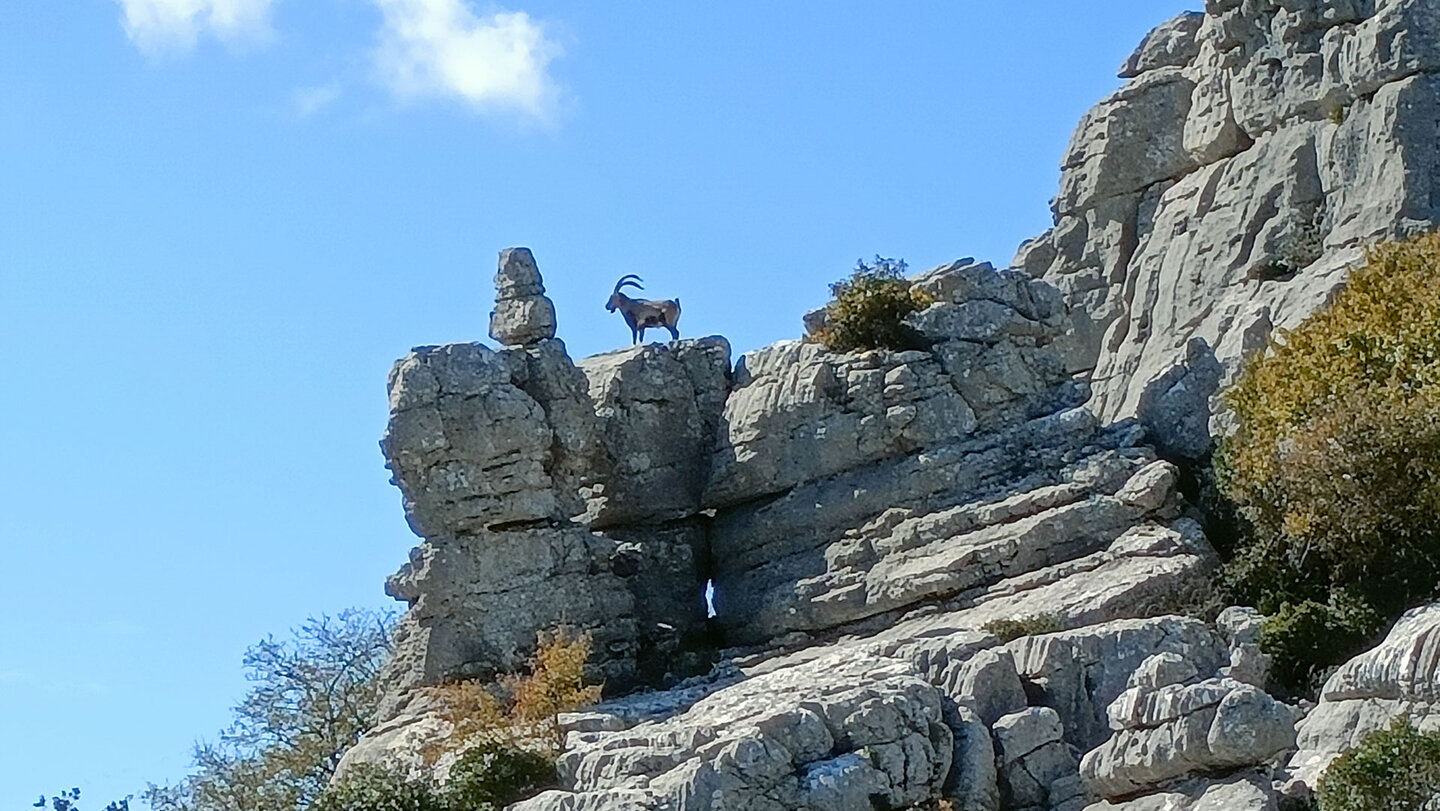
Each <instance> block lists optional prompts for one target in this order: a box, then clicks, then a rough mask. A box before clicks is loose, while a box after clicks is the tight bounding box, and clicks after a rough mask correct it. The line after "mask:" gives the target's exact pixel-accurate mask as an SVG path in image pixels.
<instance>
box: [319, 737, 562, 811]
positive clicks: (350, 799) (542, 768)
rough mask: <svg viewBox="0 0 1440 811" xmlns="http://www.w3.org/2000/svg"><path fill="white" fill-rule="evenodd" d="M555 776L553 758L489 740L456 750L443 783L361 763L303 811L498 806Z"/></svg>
mask: <svg viewBox="0 0 1440 811" xmlns="http://www.w3.org/2000/svg"><path fill="white" fill-rule="evenodd" d="M555 781H556V774H555V761H554V760H553V759H552V758H551V757H549V756H548V755H546V754H542V753H539V752H534V751H531V750H527V749H523V748H521V747H519V746H516V745H514V744H510V743H501V742H498V741H489V742H486V743H482V744H480V745H478V746H475V747H473V748H471V749H469V750H467V751H466V752H465V754H463V755H461V756H460V759H459V760H457V761H456V762H455V764H454V765H453V766H451V767H450V779H449V780H448V781H447V782H446V783H445V784H444V785H443V786H442V785H437V784H436V783H435V782H434V781H433V780H431V779H430V778H429V777H412V776H410V775H408V774H407V773H406V772H405V771H403V770H400V769H387V768H381V767H378V766H374V765H370V764H366V765H363V766H358V767H356V768H355V769H354V770H352V771H350V772H347V773H346V774H345V777H344V778H343V779H341V780H337V781H335V783H333V784H332V785H331V786H330V787H329V788H327V789H326V790H325V792H324V793H323V794H321V795H320V798H319V799H318V800H316V802H315V803H314V804H313V805H311V806H310V808H309V811H499V809H502V808H504V807H505V806H507V805H510V804H511V803H515V802H519V801H520V800H524V799H528V798H530V797H533V796H535V795H536V794H539V793H540V792H541V791H543V790H544V789H546V788H548V787H550V786H552V785H554V784H555Z"/></svg>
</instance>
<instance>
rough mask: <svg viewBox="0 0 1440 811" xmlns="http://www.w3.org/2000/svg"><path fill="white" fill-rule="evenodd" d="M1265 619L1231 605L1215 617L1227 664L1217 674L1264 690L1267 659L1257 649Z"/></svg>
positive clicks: (1262, 652) (1266, 677) (1268, 658)
mask: <svg viewBox="0 0 1440 811" xmlns="http://www.w3.org/2000/svg"><path fill="white" fill-rule="evenodd" d="M1264 624H1265V617H1264V616H1262V615H1261V614H1260V612H1259V611H1256V610H1255V609H1253V608H1245V607H1241V606H1231V607H1229V608H1227V609H1225V610H1224V611H1222V612H1220V616H1218V617H1216V618H1215V626H1216V627H1217V628H1218V629H1219V630H1220V636H1221V637H1223V638H1224V639H1225V641H1226V642H1227V643H1228V644H1229V645H1230V664H1228V665H1226V666H1225V667H1222V668H1220V675H1222V676H1225V677H1226V678H1230V679H1234V680H1235V681H1238V682H1241V683H1243V684H1250V685H1254V686H1256V687H1259V688H1260V689H1262V690H1263V689H1265V687H1266V685H1267V684H1268V683H1269V679H1270V665H1271V656H1270V654H1268V653H1266V652H1265V651H1264V650H1262V649H1261V647H1260V629H1261V626H1263V625H1264Z"/></svg>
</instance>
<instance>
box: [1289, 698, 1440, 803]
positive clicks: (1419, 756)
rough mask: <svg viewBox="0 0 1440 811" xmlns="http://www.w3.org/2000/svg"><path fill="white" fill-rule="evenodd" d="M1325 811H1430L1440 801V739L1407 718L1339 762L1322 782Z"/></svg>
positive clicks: (1320, 793)
mask: <svg viewBox="0 0 1440 811" xmlns="http://www.w3.org/2000/svg"><path fill="white" fill-rule="evenodd" d="M1317 795H1318V796H1317V799H1318V800H1319V805H1320V811H1427V809H1433V808H1435V807H1436V805H1435V803H1436V802H1437V801H1440V733H1435V732H1420V731H1418V730H1416V729H1415V727H1413V726H1411V725H1410V722H1409V720H1407V719H1405V718H1403V717H1402V718H1399V719H1396V720H1395V721H1394V722H1393V723H1392V724H1391V725H1390V728H1389V729H1388V730H1382V731H1380V732H1375V733H1372V734H1370V735H1368V736H1366V737H1365V740H1363V741H1361V742H1360V745H1359V746H1357V747H1355V748H1354V749H1352V750H1350V751H1349V752H1346V753H1345V754H1343V755H1341V756H1340V757H1338V758H1336V759H1335V762H1333V763H1331V764H1330V767H1329V768H1328V769H1326V770H1325V774H1324V776H1322V777H1321V778H1320V786H1319V791H1318V792H1317Z"/></svg>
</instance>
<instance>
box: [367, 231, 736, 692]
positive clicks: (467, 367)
mask: <svg viewBox="0 0 1440 811" xmlns="http://www.w3.org/2000/svg"><path fill="white" fill-rule="evenodd" d="M496 279H497V286H496V306H497V310H496V312H497V316H496V323H498V322H499V321H501V320H503V319H502V318H501V314H503V313H505V312H507V310H506V306H507V305H506V302H514V301H519V300H522V299H523V298H524V297H525V296H530V297H531V298H533V297H534V296H537V295H541V294H540V293H539V291H542V290H543V284H542V282H541V280H540V276H539V272H538V270H536V268H535V265H534V260H533V257H531V255H530V252H529V251H526V250H523V249H512V250H507V251H505V252H504V253H502V254H501V258H500V272H499V274H498V275H497V277H496ZM541 309H543V308H541ZM531 311H532V310H531V309H526V310H524V312H531ZM551 322H552V323H551V327H550V328H549V329H548V330H541V331H540V334H537V333H536V331H534V330H528V331H527V330H507V329H502V330H499V331H497V333H496V334H497V335H514V336H521V337H517V338H516V340H524V341H526V343H524V344H523V345H515V346H506V347H503V348H501V349H499V350H491V349H489V348H487V347H484V346H481V345H479V344H451V345H447V346H440V347H420V348H418V349H416V350H414V351H412V352H411V353H410V354H409V355H408V356H406V357H405V358H403V359H401V360H400V361H399V362H398V363H397V364H396V365H395V368H394V370H393V371H392V373H391V376H390V384H389V389H390V422H389V426H388V427H387V429H386V433H385V437H384V438H383V439H382V441H381V447H382V449H383V450H384V452H385V456H386V459H387V463H388V467H389V468H390V470H391V472H392V473H393V474H394V478H393V481H394V482H395V484H396V485H397V486H398V487H399V488H400V491H401V493H402V494H403V496H404V506H405V515H406V518H407V520H408V521H409V523H410V526H411V528H412V529H414V530H415V532H416V534H417V535H420V536H421V537H422V538H423V539H424V542H423V543H422V544H421V545H420V546H419V547H417V548H416V549H415V550H414V551H412V552H411V556H410V561H409V562H408V563H407V564H406V565H405V566H404V567H402V568H401V570H400V571H399V572H398V573H396V574H395V575H394V576H392V577H391V578H390V580H389V581H388V583H387V586H386V588H387V591H388V592H389V593H390V594H391V595H392V596H394V597H395V598H396V599H400V600H404V601H406V602H407V603H409V604H410V610H409V611H408V612H407V613H406V615H405V617H404V618H403V620H402V621H401V625H400V629H399V631H398V637H397V650H396V653H395V655H394V657H393V658H392V660H391V663H390V666H389V668H388V671H387V677H388V678H389V680H390V683H391V689H390V693H391V695H392V696H395V697H398V696H400V695H402V694H404V693H405V692H406V691H408V690H409V689H410V688H413V687H416V686H419V685H425V684H435V683H438V682H441V681H445V680H449V679H456V678H465V677H483V676H488V675H490V674H493V673H495V672H509V671H514V670H516V669H518V668H520V667H521V666H522V665H523V663H524V661H525V659H526V657H527V656H528V655H529V653H530V652H531V651H533V649H534V645H535V642H536V634H537V632H538V631H541V630H543V629H546V628H550V627H554V626H557V625H563V626H568V627H571V628H574V629H577V630H584V631H588V632H589V633H591V634H592V636H593V640H594V654H593V656H592V663H593V665H594V669H595V674H594V675H595V676H596V677H597V678H600V679H603V680H604V681H605V682H606V683H607V684H608V685H610V686H611V688H612V689H621V690H623V689H625V688H626V687H628V686H633V685H635V684H637V683H640V682H646V683H654V682H656V681H660V680H663V678H664V677H665V675H666V674H667V673H668V672H671V671H672V670H676V669H680V670H683V669H684V668H685V663H683V662H681V661H680V660H679V659H680V658H683V655H684V652H685V650H686V649H687V648H689V649H693V648H694V647H695V643H694V640H693V639H691V637H693V636H695V635H696V634H703V632H704V626H705V624H706V619H705V617H706V614H705V604H704V600H703V595H702V593H701V590H700V587H699V585H697V584H702V583H703V582H704V580H705V568H706V566H707V565H708V564H707V561H708V549H709V547H708V542H707V539H706V535H707V527H706V524H705V521H704V520H703V519H702V517H701V516H699V512H700V506H699V502H700V494H701V489H702V486H703V483H704V476H705V473H706V468H705V465H704V460H705V459H706V458H707V457H706V455H705V452H706V450H708V448H709V447H710V444H711V442H712V437H713V435H714V433H715V430H716V428H715V426H716V424H717V421H718V419H719V408H720V404H721V403H722V402H723V399H724V396H725V393H726V391H727V390H728V387H729V374H730V362H729V347H728V345H726V343H725V342H724V340H723V339H703V340H699V341H686V342H683V343H680V344H677V345H675V346H672V347H661V346H647V347H640V348H635V349H630V350H625V351H623V352H618V353H612V354H611V355H605V356H600V357H599V358H595V359H592V360H591V361H589V362H588V363H587V365H586V366H584V367H581V366H577V365H576V364H574V363H573V362H572V361H571V360H570V358H569V356H568V354H567V353H566V351H565V347H564V344H563V343H561V342H560V341H559V340H558V339H555V338H553V337H547V336H545V335H543V333H546V332H548V333H549V335H553V318H552V319H551ZM676 583H679V584H682V585H681V587H680V588H678V589H677V588H675V587H674V586H675V584H676ZM677 657H679V658H677Z"/></svg>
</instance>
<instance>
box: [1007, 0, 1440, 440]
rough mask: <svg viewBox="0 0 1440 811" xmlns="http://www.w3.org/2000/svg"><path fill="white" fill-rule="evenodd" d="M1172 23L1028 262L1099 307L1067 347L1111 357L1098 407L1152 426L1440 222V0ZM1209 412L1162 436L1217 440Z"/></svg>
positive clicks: (1240, 12)
mask: <svg viewBox="0 0 1440 811" xmlns="http://www.w3.org/2000/svg"><path fill="white" fill-rule="evenodd" d="M1197 19H1198V21H1199V25H1198V26H1196V27H1194V28H1193V36H1192V28H1191V26H1193V25H1194V22H1193V21H1195V20H1197ZM1169 26H1173V28H1167V27H1166V26H1162V28H1161V29H1160V30H1159V31H1157V32H1156V34H1155V35H1153V36H1152V37H1151V38H1147V41H1146V43H1145V44H1144V45H1142V47H1141V49H1140V50H1139V51H1137V55H1136V56H1135V57H1133V58H1132V62H1133V69H1132V70H1127V71H1125V72H1126V73H1135V74H1137V75H1136V76H1135V78H1133V79H1132V80H1131V81H1130V82H1129V83H1128V84H1127V85H1126V86H1125V87H1122V88H1121V89H1120V90H1119V91H1117V92H1116V93H1115V94H1113V95H1112V96H1111V97H1109V98H1107V99H1105V100H1104V101H1102V102H1101V103H1100V104H1099V105H1097V106H1096V107H1095V109H1094V110H1092V111H1091V112H1090V113H1089V114H1087V115H1086V116H1085V118H1084V119H1083V120H1082V121H1081V123H1080V125H1079V126H1078V127H1077V130H1076V133H1075V137H1074V139H1073V141H1072V145H1071V148H1070V149H1069V151H1068V152H1067V155H1066V157H1065V159H1064V161H1063V162H1062V173H1061V183H1060V195H1059V196H1058V198H1057V200H1056V203H1055V213H1056V224H1055V227H1054V228H1053V229H1051V230H1050V231H1049V232H1047V233H1046V234H1045V235H1043V236H1041V237H1039V238H1037V239H1035V240H1031V241H1028V242H1027V243H1026V244H1025V245H1024V246H1023V248H1022V250H1021V251H1020V253H1019V254H1017V256H1016V258H1015V262H1014V264H1015V266H1016V267H1019V268H1022V269H1024V270H1025V271H1026V272H1027V273H1029V274H1031V275H1041V276H1043V277H1044V278H1046V279H1048V280H1051V281H1053V282H1054V283H1055V284H1056V286H1057V287H1059V288H1060V289H1061V291H1062V293H1063V294H1064V297H1065V302H1066V308H1067V309H1068V310H1069V311H1070V312H1072V313H1073V312H1080V311H1083V312H1086V313H1088V314H1089V315H1090V316H1091V317H1092V320H1093V324H1094V329H1093V330H1089V331H1078V330H1077V331H1076V333H1075V334H1074V337H1073V340H1072V341H1071V342H1070V344H1069V345H1068V348H1067V352H1066V357H1067V363H1068V364H1069V365H1070V368H1072V369H1089V368H1094V373H1093V376H1092V378H1091V382H1092V384H1093V386H1094V389H1095V395H1096V396H1095V399H1094V401H1093V402H1092V407H1093V408H1094V409H1095V410H1096V411H1097V413H1098V414H1099V415H1100V416H1101V418H1102V419H1104V420H1107V421H1108V420H1117V419H1122V418H1125V417H1130V416H1135V415H1137V414H1140V413H1141V412H1142V411H1148V416H1147V415H1142V416H1145V417H1146V421H1147V423H1148V424H1150V425H1152V426H1158V425H1160V424H1161V423H1162V422H1163V421H1164V420H1166V419H1170V418H1172V417H1177V416H1180V415H1181V413H1182V411H1186V410H1189V409H1190V408H1191V403H1192V402H1196V403H1198V401H1199V399H1200V396H1201V393H1202V392H1204V391H1205V390H1206V389H1209V388H1211V387H1212V382H1211V381H1213V380H1218V381H1219V384H1220V385H1223V384H1224V383H1226V382H1228V381H1229V380H1230V379H1232V378H1233V376H1234V374H1235V372H1236V370H1237V368H1238V365H1239V363H1240V361H1241V360H1242V359H1243V358H1244V357H1246V356H1247V355H1248V354H1249V353H1250V352H1252V351H1254V350H1255V349H1257V348H1261V347H1263V345H1264V342H1265V339H1266V338H1267V337H1268V336H1269V334H1270V333H1271V331H1272V330H1273V329H1274V328H1276V327H1282V328H1283V327H1290V326H1293V325H1294V324H1296V323H1297V322H1298V321H1299V320H1301V319H1302V318H1304V316H1306V315H1308V314H1309V313H1310V312H1312V311H1313V310H1314V309H1315V308H1316V307H1318V306H1319V305H1320V304H1321V303H1323V302H1324V301H1326V300H1327V297H1328V295H1329V294H1330V293H1331V292H1333V291H1334V290H1335V289H1336V288H1337V286H1338V285H1340V284H1341V283H1343V281H1344V279H1345V276H1346V275H1347V273H1348V272H1349V269H1350V268H1351V267H1352V266H1353V265H1354V264H1355V263H1356V261H1357V260H1358V259H1360V257H1361V251H1360V248H1361V247H1362V246H1363V245H1366V244H1369V243H1372V242H1373V241H1375V240H1377V239H1382V238H1393V237H1400V236H1406V235H1410V234H1413V233H1416V232H1418V231H1422V230H1429V229H1432V228H1434V227H1435V225H1436V224H1440V204H1437V202H1436V201H1440V195H1436V194H1432V192H1431V188H1432V186H1433V185H1434V183H1436V182H1437V180H1436V178H1437V177H1440V114H1437V108H1440V92H1437V85H1436V82H1437V81H1440V78H1437V77H1440V45H1436V43H1437V42H1440V6H1437V4H1436V3H1435V2H1434V0H1377V1H1376V2H1350V0H1344V2H1326V3H1320V2H1271V1H1270V0H1264V1H1262V2H1245V3H1212V4H1207V8H1206V12H1205V14H1204V16H1203V19H1199V18H1195V17H1184V18H1181V19H1180V20H1177V21H1174V22H1172V23H1171V24H1169ZM1171 42H1173V43H1174V45H1175V48H1174V49H1173V53H1174V56H1173V58H1172V57H1171V56H1170V54H1171V53H1172V50H1171V49H1170V48H1169V46H1163V47H1162V45H1161V43H1171ZM1146 54H1149V55H1150V56H1149V57H1146ZM1146 58H1149V59H1152V60H1153V61H1154V63H1155V64H1156V67H1153V68H1150V69H1142V67H1141V63H1142V62H1144V61H1145V59H1146ZM1162 63H1168V64H1164V65H1162ZM1127 67H1131V63H1127ZM1195 339H1202V340H1204V341H1205V342H1206V344H1207V345H1208V346H1209V347H1210V349H1211V351H1212V352H1213V354H1214V358H1215V360H1216V361H1217V362H1218V364H1219V366H1220V370H1221V371H1220V374H1218V375H1217V374H1216V371H1215V368H1214V367H1213V365H1211V364H1210V363H1209V361H1208V360H1206V361H1205V362H1204V367H1205V368H1203V369H1198V370H1197V367H1196V365H1195V363H1193V361H1194V360H1195V358H1194V356H1193V347H1194V344H1193V343H1192V341H1193V340H1195ZM1187 355H1190V357H1189V358H1187ZM1177 385H1183V392H1180V391H1174V389H1175V387H1176V386H1177ZM1147 392H1148V394H1147ZM1167 393H1170V394H1172V395H1180V394H1183V395H1184V396H1183V397H1177V396H1170V397H1166V396H1165V395H1166V394H1167ZM1167 400H1168V402H1167ZM1219 405H1220V404H1219V403H1218V402H1213V401H1212V403H1211V404H1210V406H1209V407H1210V408H1215V407H1218V406H1219ZM1157 409H1158V410H1157ZM1207 410H1208V409H1207ZM1200 424H1201V422H1200V421H1199V420H1198V419H1196V418H1195V417H1193V416H1186V417H1184V419H1183V421H1182V422H1181V423H1180V425H1179V426H1178V428H1177V429H1176V430H1174V431H1168V430H1158V431H1156V433H1155V434H1154V436H1155V438H1156V439H1157V440H1158V441H1160V442H1162V443H1169V442H1173V443H1174V446H1175V448H1176V449H1177V452H1180V453H1183V454H1185V455H1191V454H1197V453H1198V454H1199V455H1203V453H1204V451H1205V450H1208V447H1209V446H1208V443H1206V442H1202V441H1200V434H1201V433H1202V432H1201V431H1200V430H1198V428H1197V426H1199V425H1200ZM1214 428H1215V426H1214V425H1212V426H1211V429H1212V430H1214ZM1168 452H1169V450H1168V449H1167V453H1168Z"/></svg>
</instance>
